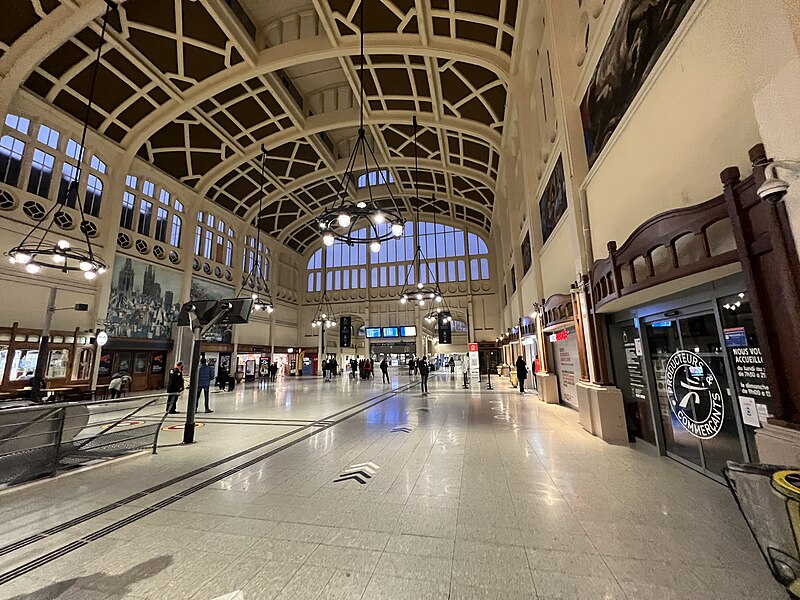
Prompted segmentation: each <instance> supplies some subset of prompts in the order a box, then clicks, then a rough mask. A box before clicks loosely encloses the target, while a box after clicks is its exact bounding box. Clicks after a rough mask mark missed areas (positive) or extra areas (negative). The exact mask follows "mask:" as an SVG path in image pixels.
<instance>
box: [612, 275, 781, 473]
mask: <svg viewBox="0 0 800 600" xmlns="http://www.w3.org/2000/svg"><path fill="white" fill-rule="evenodd" d="M613 321H614V322H613V323H611V324H610V326H609V341H610V346H611V354H612V364H613V371H614V376H615V380H616V383H617V386H618V387H619V388H620V389H621V390H622V392H623V396H624V398H625V404H626V416H627V418H628V429H629V433H630V434H631V436H632V437H636V438H640V439H642V440H644V441H648V442H651V443H655V444H656V445H657V446H658V448H659V450H661V451H662V453H664V454H666V455H667V456H670V457H672V458H674V459H675V460H677V461H679V462H681V463H684V464H686V465H688V466H690V467H692V468H694V469H696V470H698V471H701V472H703V473H704V474H706V475H709V476H711V477H714V478H715V479H720V478H721V471H722V468H723V467H724V466H725V463H726V461H728V460H733V461H737V462H742V461H745V462H746V461H751V460H756V459H757V457H756V456H755V443H754V434H755V431H756V429H757V428H758V427H759V426H760V423H761V422H762V421H763V420H766V417H767V404H766V401H767V399H768V398H769V390H768V387H767V384H766V373H765V372H764V369H763V365H762V363H761V352H760V349H759V346H758V339H757V336H756V333H755V328H754V326H753V321H752V313H751V309H750V304H749V301H748V295H747V291H746V290H745V286H744V283H743V280H742V278H741V276H739V275H737V276H733V277H729V278H726V279H724V280H720V281H716V282H713V283H710V284H707V285H704V286H701V287H699V288H694V289H692V290H689V291H687V292H684V293H681V294H679V295H676V296H670V297H668V298H664V299H661V300H659V301H657V302H656V303H652V304H650V305H647V306H642V307H637V308H635V309H631V310H629V311H625V312H623V313H617V314H615V315H614V317H613Z"/></svg>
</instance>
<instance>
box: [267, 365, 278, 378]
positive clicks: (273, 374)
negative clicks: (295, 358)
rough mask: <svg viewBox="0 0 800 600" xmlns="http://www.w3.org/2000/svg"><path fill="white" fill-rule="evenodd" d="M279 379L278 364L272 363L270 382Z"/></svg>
mask: <svg viewBox="0 0 800 600" xmlns="http://www.w3.org/2000/svg"><path fill="white" fill-rule="evenodd" d="M277 378H278V363H272V364H270V366H269V380H270V381H275V380H276V379H277Z"/></svg>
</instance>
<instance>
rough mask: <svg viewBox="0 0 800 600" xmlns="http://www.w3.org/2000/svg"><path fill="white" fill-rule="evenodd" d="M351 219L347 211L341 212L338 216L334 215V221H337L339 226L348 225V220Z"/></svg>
mask: <svg viewBox="0 0 800 600" xmlns="http://www.w3.org/2000/svg"><path fill="white" fill-rule="evenodd" d="M352 220H353V219H352V218H351V217H350V215H348V214H347V213H341V214H340V215H339V216H338V217H336V221H337V222H338V223H339V226H340V227H350V221H352Z"/></svg>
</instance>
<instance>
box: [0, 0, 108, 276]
mask: <svg viewBox="0 0 800 600" xmlns="http://www.w3.org/2000/svg"><path fill="white" fill-rule="evenodd" d="M114 8H115V5H114V3H113V2H111V0H106V11H105V13H103V26H102V28H101V31H100V42H99V43H98V45H97V54H96V56H95V59H94V63H93V65H92V79H91V83H90V86H89V95H88V98H87V100H86V110H85V113H84V117H83V129H82V132H81V143H80V146H79V148H78V154H77V157H76V160H77V163H78V164H77V166H76V167H75V169H74V171H73V176H72V181H71V182H70V183H69V185H68V187H67V193H66V196H65V198H64V200H63V202H54V203H53V206H51V207H50V209H49V210H48V211H47V212H46V213H45V215H44V216H43V217H42V218H41V219H40V220H39V221H38V222H37V223H36V225H34V226H33V228H32V229H31V230H30V231H29V232H28V233H27V234H26V235H25V237H23V238H22V241H21V242H20V243H19V244H17V245H16V246H14V247H13V248H11V249H10V250H8V252H6V253H5V254H6V256H8V260H9V261H10V262H11V263H12V264H15V265H20V266H21V267H23V268H24V269H25V270H26V271H27V272H28V273H29V274H31V275H36V274H37V273H40V272H41V271H42V269H55V270H58V271H61V272H62V273H70V272H82V273H83V276H84V277H85V278H86V279H88V280H90V281H91V280H94V279H96V278H97V276H98V275H102V274H103V273H105V272H106V271H107V270H108V267H107V265H106V264H105V263H104V262H103V261H102V260H101V259H100V258H98V257H97V256H96V255H95V253H94V248H93V247H92V241H91V239H90V238H89V233H88V232H89V228H88V227H86V226H85V225H84V223H87V221H86V213H85V212H84V204H83V202H81V198H80V193H79V185H80V180H81V173H82V170H83V161H84V158H85V154H86V152H85V150H86V134H87V132H88V129H89V117H90V115H91V112H92V105H93V104H94V92H95V88H96V85H97V72H98V69H99V67H100V59H101V56H102V49H103V42H104V41H105V36H106V27H107V25H108V16H109V13H110V12H111V11H112V10H113V9H114ZM64 206H77V207H78V210H79V211H80V215H81V220H80V223H81V227H80V230H81V233H82V234H83V238H84V239H83V241H84V242H85V248H84V247H82V245H83V244H82V245H81V246H77V245H73V244H71V243H70V242H69V241H67V240H65V239H59V240H58V241H53V237H54V236H53V235H52V232H51V229H52V228H53V224H54V223H55V222H56V217H57V216H58V212H60V211H61V210H62V209H63V208H64Z"/></svg>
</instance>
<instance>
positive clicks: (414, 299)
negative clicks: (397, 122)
mask: <svg viewBox="0 0 800 600" xmlns="http://www.w3.org/2000/svg"><path fill="white" fill-rule="evenodd" d="M413 124H414V195H415V197H416V198H415V200H416V224H417V225H416V226H417V249H416V250H415V251H414V258H413V260H412V261H411V265H409V267H408V271H407V272H406V277H405V279H404V280H403V289H402V290H401V292H400V304H407V303H415V304H417V305H419V306H420V307H425V306H430V305H433V306H438V305H441V304H442V303H443V302H444V295H443V294H442V290H441V288H440V287H439V281H438V279H439V278H438V277H436V274H435V273H434V271H433V270H432V269H431V266H430V264H429V263H428V260H427V258H426V257H425V253H424V252H423V251H422V244H420V242H419V238H420V234H419V227H420V223H421V221H420V218H419V209H420V202H421V200H420V197H419V159H418V156H417V117H414V121H413ZM431 202H432V204H433V235H434V238H433V239H434V244H433V248H434V252H437V251H436V198H435V197H431ZM423 265H424V270H423ZM437 266H438V265H437ZM423 272H424V273H425V275H426V276H425V279H426V280H427V281H426V283H423V282H422V274H423ZM412 273H414V274H415V275H414V276H413V279H412ZM414 279H418V281H417V284H416V286H414V285H413V284H411V283H409V282H410V281H413V280H414Z"/></svg>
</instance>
